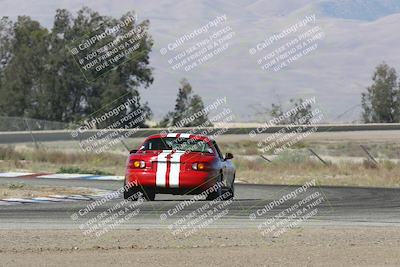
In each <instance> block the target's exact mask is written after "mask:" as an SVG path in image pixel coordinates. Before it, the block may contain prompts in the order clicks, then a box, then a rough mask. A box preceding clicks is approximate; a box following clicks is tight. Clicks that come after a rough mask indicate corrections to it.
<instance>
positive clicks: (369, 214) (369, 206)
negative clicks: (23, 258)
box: [0, 178, 400, 229]
mask: <svg viewBox="0 0 400 267" xmlns="http://www.w3.org/2000/svg"><path fill="white" fill-rule="evenodd" d="M17 181H18V182H24V183H26V184H36V185H52V186H74V187H90V188H99V189H107V190H117V189H118V188H120V187H121V186H122V184H121V182H120V181H87V180H58V179H52V180H46V179H29V178H25V179H22V178H0V184H1V183H6V184H8V183H11V182H17ZM296 188H298V187H297V186H274V185H252V184H236V192H235V194H236V196H235V199H234V201H233V202H232V203H230V204H229V205H227V208H228V209H229V213H228V214H227V215H225V216H223V217H222V218H221V219H219V220H217V221H216V222H215V223H213V224H211V225H210V226H209V227H225V228H246V227H257V225H258V224H259V223H260V222H262V221H264V220H266V218H272V217H273V216H275V215H276V214H278V213H279V212H281V211H282V210H285V209H287V208H289V207H290V206H292V205H293V204H294V203H295V202H297V201H298V200H293V199H291V200H287V201H285V202H284V203H282V204H281V205H279V206H278V207H275V208H274V209H272V210H270V211H268V212H267V213H265V214H263V216H260V217H258V218H256V219H254V220H251V219H250V218H249V215H250V214H252V213H254V212H256V211H257V210H258V209H262V208H263V207H264V206H265V205H267V204H268V203H270V202H271V201H274V200H278V199H280V198H281V197H282V196H283V195H285V194H287V193H289V192H292V191H293V190H295V189H296ZM317 191H318V192H319V193H320V194H321V195H323V196H324V201H323V202H322V203H320V204H319V205H318V213H317V214H316V215H315V216H313V217H312V218H310V219H309V220H307V221H306V222H304V224H305V225H315V224H316V225H331V226H335V225H338V226H341V225H348V226H399V225H400V189H386V188H354V187H313V188H309V189H308V190H307V191H306V193H304V194H309V195H311V194H313V193H315V192H317ZM192 197H193V196H172V195H157V197H156V201H153V202H147V201H146V202H143V203H142V204H141V205H140V213H139V214H138V215H137V216H135V217H134V218H132V219H131V220H129V221H128V222H126V223H124V224H122V225H120V226H119V228H129V229H136V228H166V227H167V226H168V225H169V224H171V223H173V222H174V221H176V220H178V219H179V218H180V217H182V216H185V215H186V214H189V213H190V212H192V211H194V210H196V209H198V208H199V207H201V206H203V205H205V204H206V203H207V202H208V201H205V200H204V201H203V200H201V201H196V202H194V203H193V204H191V205H189V206H187V207H185V209H183V210H181V211H179V212H177V213H176V214H174V215H172V216H169V217H168V218H167V219H166V220H160V215H161V214H165V213H167V211H168V210H170V209H173V208H174V207H176V205H179V204H180V203H182V202H181V201H182V200H185V199H186V200H187V199H190V198H192ZM304 197H305V195H304V196H302V198H304ZM121 201H122V198H121V197H119V198H116V199H112V200H110V201H107V202H105V203H104V204H102V205H101V206H99V207H97V208H96V209H95V210H93V211H91V212H90V215H88V216H90V217H95V216H97V215H98V214H100V213H102V212H104V211H105V210H107V209H109V208H111V207H113V206H115V205H116V204H117V203H118V202H121ZM89 203H91V202H90V201H75V202H62V203H34V204H20V205H11V206H0V229H78V227H79V225H80V224H81V223H82V222H81V221H80V220H81V218H79V219H78V220H76V221H74V220H73V219H71V215H72V214H74V213H77V212H78V211H79V210H81V209H84V208H85V207H87V205H88V204H89Z"/></svg>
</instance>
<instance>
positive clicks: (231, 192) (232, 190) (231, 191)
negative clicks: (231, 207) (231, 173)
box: [224, 185, 235, 200]
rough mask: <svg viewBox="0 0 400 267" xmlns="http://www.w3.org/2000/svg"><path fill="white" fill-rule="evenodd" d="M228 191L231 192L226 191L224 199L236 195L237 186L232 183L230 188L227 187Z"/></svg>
mask: <svg viewBox="0 0 400 267" xmlns="http://www.w3.org/2000/svg"><path fill="white" fill-rule="evenodd" d="M226 192H229V194H225V193H224V195H225V197H224V200H229V199H232V198H233V197H234V196H235V186H234V185H232V186H231V187H230V188H227V190H226Z"/></svg>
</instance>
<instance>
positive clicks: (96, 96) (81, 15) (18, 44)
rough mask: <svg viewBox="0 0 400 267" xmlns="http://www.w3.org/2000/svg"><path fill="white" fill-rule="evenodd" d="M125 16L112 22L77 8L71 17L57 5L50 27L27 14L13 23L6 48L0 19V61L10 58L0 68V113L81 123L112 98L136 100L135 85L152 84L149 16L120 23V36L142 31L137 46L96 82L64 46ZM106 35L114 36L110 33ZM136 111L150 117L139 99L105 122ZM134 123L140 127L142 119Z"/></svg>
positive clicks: (151, 43)
mask: <svg viewBox="0 0 400 267" xmlns="http://www.w3.org/2000/svg"><path fill="white" fill-rule="evenodd" d="M127 16H130V17H133V16H134V13H132V12H128V13H127V14H125V15H123V16H122V17H121V18H120V19H118V20H117V19H114V18H111V17H108V16H102V15H100V14H99V13H97V12H95V11H93V10H91V9H89V8H87V7H84V8H82V9H81V10H79V11H78V12H77V15H76V16H73V15H72V14H71V13H70V12H68V11H67V10H65V9H59V10H57V11H56V14H55V19H54V25H53V27H52V29H51V31H48V30H46V29H44V28H43V27H41V26H40V24H39V23H38V22H36V21H33V20H31V19H30V18H29V17H19V18H18V21H17V22H16V23H14V25H12V31H11V32H12V33H13V34H12V35H14V37H13V38H12V45H7V46H6V45H5V44H7V42H6V41H5V40H6V39H5V38H3V36H5V34H3V33H5V32H6V29H7V27H6V26H7V25H8V24H7V21H6V20H4V19H3V20H2V21H1V23H0V56H1V58H0V60H1V62H3V61H4V60H3V58H5V56H3V55H12V56H11V58H10V59H8V60H7V65H6V67H5V68H4V71H1V69H0V112H2V113H3V114H4V115H8V116H27V117H31V118H36V119H44V120H53V121H62V122H82V121H84V120H86V119H90V117H91V114H93V113H94V112H96V111H99V110H101V109H102V108H103V107H105V106H107V105H109V104H110V103H111V102H113V101H114V100H116V99H118V103H123V102H125V101H126V100H127V99H128V98H130V97H135V98H137V99H140V94H139V91H138V88H139V87H143V88H148V86H149V85H150V84H151V83H152V82H153V77H152V68H151V67H149V53H150V51H151V48H152V46H153V40H152V38H151V36H150V35H149V34H148V31H149V21H148V20H145V21H142V22H137V21H133V22H131V23H129V24H128V25H126V27H121V31H119V34H120V35H123V34H126V33H128V32H129V31H133V30H137V29H138V28H139V29H141V32H143V33H144V34H143V37H142V38H140V40H138V43H139V44H140V46H139V47H138V48H137V49H136V50H135V51H134V52H133V53H132V58H126V60H125V58H124V60H123V62H124V63H123V64H120V65H118V66H112V67H113V68H112V69H111V70H109V71H108V72H107V73H105V74H104V75H102V76H101V77H100V78H98V79H96V80H95V81H90V82H88V81H87V80H86V78H85V76H84V75H82V72H81V69H80V67H79V66H78V64H77V62H75V59H74V58H73V56H72V55H71V52H70V50H69V48H71V47H74V46H75V45H76V44H77V42H81V41H82V39H83V38H85V36H90V35H91V34H93V33H95V32H96V30H97V29H99V27H103V26H104V27H108V28H109V27H114V26H115V25H118V23H120V21H125V19H126V18H127ZM9 35H10V34H9ZM107 38H108V39H107V40H110V39H111V40H113V39H112V38H113V36H111V35H110V36H107ZM9 39H10V38H9ZM107 40H106V39H104V40H103V41H104V42H106V41H107ZM96 45H97V43H96ZM98 45H101V44H100V42H99V44H98ZM103 45H104V43H103ZM3 48H4V49H5V48H7V53H3V50H4V49H3ZM96 48H97V47H96ZM0 66H2V65H0ZM5 96H7V97H5ZM137 109H140V110H141V111H142V113H145V117H146V118H147V119H149V118H150V117H151V115H152V114H151V110H150V108H149V107H148V104H147V103H139V105H130V107H129V108H128V109H127V110H126V111H125V113H124V114H119V115H118V116H115V117H113V118H111V119H110V120H109V121H107V123H106V124H111V123H113V121H116V120H118V119H120V117H121V116H124V115H126V113H128V112H133V111H135V110H137ZM103 111H104V112H105V111H107V110H103ZM97 115H98V114H97ZM126 123H128V122H126ZM103 126H104V127H106V126H107V125H103ZM122 126H124V125H122ZM139 126H141V127H144V126H145V124H144V121H143V122H142V123H140V124H139Z"/></svg>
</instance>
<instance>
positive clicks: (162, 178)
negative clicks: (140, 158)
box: [156, 150, 172, 187]
mask: <svg viewBox="0 0 400 267" xmlns="http://www.w3.org/2000/svg"><path fill="white" fill-rule="evenodd" d="M171 152H172V150H163V151H162V152H161V153H160V154H159V155H158V156H157V173H156V186H161V187H165V184H166V182H167V159H166V158H165V157H166V156H168V155H169V154H170V153H171Z"/></svg>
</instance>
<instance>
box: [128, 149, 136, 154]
mask: <svg viewBox="0 0 400 267" xmlns="http://www.w3.org/2000/svg"><path fill="white" fill-rule="evenodd" d="M137 151H138V150H137V149H132V150H129V154H135V153H136V152H137Z"/></svg>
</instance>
